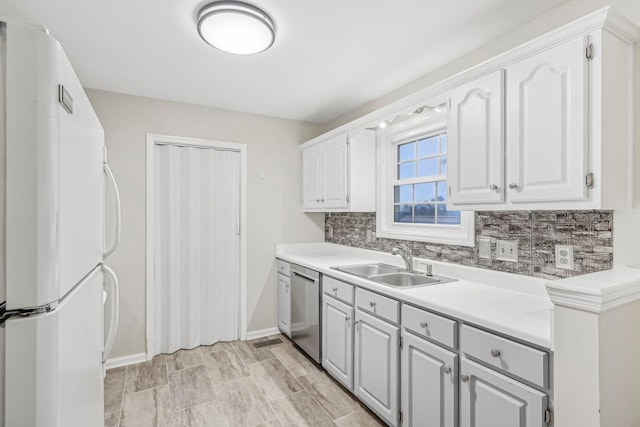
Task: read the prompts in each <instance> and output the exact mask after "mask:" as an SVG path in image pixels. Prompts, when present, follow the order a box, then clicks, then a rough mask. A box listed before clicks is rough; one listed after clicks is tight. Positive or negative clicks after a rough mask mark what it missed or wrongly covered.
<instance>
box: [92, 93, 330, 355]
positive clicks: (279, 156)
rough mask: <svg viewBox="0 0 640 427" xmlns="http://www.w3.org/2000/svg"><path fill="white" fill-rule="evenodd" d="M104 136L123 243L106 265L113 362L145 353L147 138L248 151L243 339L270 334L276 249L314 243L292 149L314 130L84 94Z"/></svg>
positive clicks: (317, 217)
mask: <svg viewBox="0 0 640 427" xmlns="http://www.w3.org/2000/svg"><path fill="white" fill-rule="evenodd" d="M87 93H88V95H89V99H90V100H91V103H92V104H93V107H94V109H95V110H96V113H97V114H98V117H99V118H100V121H101V122H102V126H103V127H104V129H105V135H106V144H107V148H108V158H109V163H110V165H111V167H112V169H113V172H114V174H115V176H116V178H117V179H118V182H119V185H120V194H121V198H122V242H121V245H120V247H119V248H118V250H117V251H116V252H115V253H114V254H113V255H112V256H111V257H110V258H109V259H108V263H109V265H110V266H111V267H113V269H114V270H115V271H116V272H117V274H118V276H119V278H120V288H121V298H120V301H121V309H120V328H119V330H118V335H117V338H116V341H115V344H114V348H113V351H112V354H111V357H112V358H115V357H122V356H128V355H133V354H138V353H143V352H145V351H146V347H145V342H146V340H145V316H146V314H145V298H146V295H145V240H146V234H145V228H146V212H145V203H146V188H145V185H146V183H145V180H146V152H145V149H146V134H147V133H157V134H165V135H175V136H185V137H194V138H205V139H214V140H221V141H229V142H241V143H246V144H247V147H248V150H247V151H248V177H247V179H248V180H247V185H248V230H247V233H248V248H247V264H248V272H247V313H248V329H249V331H253V330H260V329H266V328H271V327H275V326H276V324H277V321H276V307H277V303H276V301H277V300H276V297H277V294H276V282H275V271H276V270H275V264H274V255H275V245H276V243H283V242H305V241H321V240H323V238H324V234H323V233H324V230H323V227H324V217H323V215H322V214H311V215H308V214H303V213H302V210H301V208H300V200H301V185H300V181H301V179H300V177H301V169H300V168H301V161H300V158H299V156H300V154H299V150H298V144H299V143H301V142H304V141H306V140H308V139H310V138H312V137H313V136H315V135H317V134H318V130H319V127H318V125H314V124H309V123H301V122H295V121H291V120H282V119H275V118H269V117H264V116H258V115H252V114H245V113H238V112H232V111H225V110H218V109H211V108H204V107H198V106H193V105H186V104H178V103H173V102H165V101H159V100H153V99H148V98H140V97H134V96H128V95H121V94H115V93H110V92H102V91H96V90H87Z"/></svg>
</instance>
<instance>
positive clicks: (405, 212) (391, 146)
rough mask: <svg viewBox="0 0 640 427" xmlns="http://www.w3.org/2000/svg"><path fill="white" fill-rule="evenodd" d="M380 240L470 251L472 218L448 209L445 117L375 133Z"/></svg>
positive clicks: (414, 121) (422, 119) (414, 119)
mask: <svg viewBox="0 0 640 427" xmlns="http://www.w3.org/2000/svg"><path fill="white" fill-rule="evenodd" d="M377 188H378V191H377V196H378V197H377V199H378V202H377V218H378V219H377V221H376V224H377V230H376V234H377V235H378V236H379V237H388V238H394V239H403V240H418V241H426V242H433V243H446V244H456V245H465V246H473V244H474V224H473V220H474V218H473V212H464V211H458V210H450V209H447V192H448V186H447V131H446V121H445V114H444V113H435V114H432V115H431V116H429V117H421V116H416V117H411V118H409V119H406V120H403V121H401V122H400V123H399V124H394V125H392V126H389V127H387V128H385V129H384V130H381V131H379V132H378V185H377Z"/></svg>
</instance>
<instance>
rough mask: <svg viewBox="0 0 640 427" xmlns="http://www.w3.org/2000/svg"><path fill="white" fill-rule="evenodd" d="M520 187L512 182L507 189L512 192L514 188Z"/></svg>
mask: <svg viewBox="0 0 640 427" xmlns="http://www.w3.org/2000/svg"><path fill="white" fill-rule="evenodd" d="M518 187H520V186H519V185H518V184H516V183H515V182H512V183H511V184H509V188H510V189H512V190H515V189H516V188H518Z"/></svg>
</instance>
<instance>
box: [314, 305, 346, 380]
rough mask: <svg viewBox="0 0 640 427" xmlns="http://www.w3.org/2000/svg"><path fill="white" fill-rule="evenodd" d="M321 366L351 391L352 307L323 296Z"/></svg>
mask: <svg viewBox="0 0 640 427" xmlns="http://www.w3.org/2000/svg"><path fill="white" fill-rule="evenodd" d="M322 366H323V367H324V368H325V369H326V370H327V372H329V373H330V374H331V375H332V376H333V377H334V378H335V379H337V380H338V381H340V382H341V383H342V384H343V385H344V386H345V387H347V388H348V389H349V390H353V307H349V306H348V305H346V304H344V303H341V302H340V301H337V300H335V299H333V298H331V297H330V296H328V295H324V302H323V308H322Z"/></svg>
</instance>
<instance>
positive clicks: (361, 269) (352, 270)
mask: <svg viewBox="0 0 640 427" xmlns="http://www.w3.org/2000/svg"><path fill="white" fill-rule="evenodd" d="M333 268H334V269H335V270H338V271H342V272H344V273H349V274H353V275H354V276H360V277H364V278H365V279H368V278H369V277H370V276H375V275H378V274H387V273H395V272H399V271H403V268H401V267H395V266H393V265H389V264H360V265H345V266H343V267H333Z"/></svg>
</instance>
